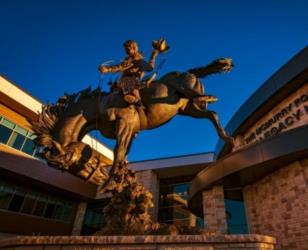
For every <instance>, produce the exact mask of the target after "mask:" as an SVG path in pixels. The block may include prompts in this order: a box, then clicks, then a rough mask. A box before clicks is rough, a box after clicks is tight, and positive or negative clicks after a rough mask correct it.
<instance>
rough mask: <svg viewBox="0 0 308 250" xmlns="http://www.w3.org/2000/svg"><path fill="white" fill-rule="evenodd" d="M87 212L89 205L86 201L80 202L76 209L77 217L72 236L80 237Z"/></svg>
mask: <svg viewBox="0 0 308 250" xmlns="http://www.w3.org/2000/svg"><path fill="white" fill-rule="evenodd" d="M86 210H87V203H86V202H84V201H80V202H79V203H78V205H77V209H76V215H75V219H74V224H73V228H72V235H80V233H81V229H82V223H83V220H84V216H85V214H86Z"/></svg>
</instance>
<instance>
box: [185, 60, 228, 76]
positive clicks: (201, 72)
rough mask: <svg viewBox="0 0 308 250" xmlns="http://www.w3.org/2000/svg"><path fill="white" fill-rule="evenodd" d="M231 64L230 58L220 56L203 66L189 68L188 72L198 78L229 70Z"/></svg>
mask: <svg viewBox="0 0 308 250" xmlns="http://www.w3.org/2000/svg"><path fill="white" fill-rule="evenodd" d="M233 66H234V65H233V63H232V59H231V58H220V59H217V60H215V61H213V62H211V63H210V64H208V65H206V66H204V67H198V68H193V69H189V70H188V72H189V73H192V74H194V75H195V76H196V77H198V78H204V77H206V76H208V75H210V74H216V73H223V72H229V71H230V70H231V69H232V67H233Z"/></svg>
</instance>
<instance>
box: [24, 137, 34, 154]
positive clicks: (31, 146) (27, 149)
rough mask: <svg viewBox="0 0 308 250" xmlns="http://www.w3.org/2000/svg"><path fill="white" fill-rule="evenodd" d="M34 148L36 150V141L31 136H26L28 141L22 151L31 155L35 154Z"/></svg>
mask: <svg viewBox="0 0 308 250" xmlns="http://www.w3.org/2000/svg"><path fill="white" fill-rule="evenodd" d="M34 150H35V144H34V141H32V140H31V139H30V138H26V141H25V143H24V145H23V147H22V151H23V152H25V153H27V154H29V155H33V153H34Z"/></svg>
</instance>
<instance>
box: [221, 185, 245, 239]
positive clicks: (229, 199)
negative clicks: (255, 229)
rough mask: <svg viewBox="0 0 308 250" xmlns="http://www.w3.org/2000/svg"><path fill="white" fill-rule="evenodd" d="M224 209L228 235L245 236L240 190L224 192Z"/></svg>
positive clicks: (243, 207)
mask: <svg viewBox="0 0 308 250" xmlns="http://www.w3.org/2000/svg"><path fill="white" fill-rule="evenodd" d="M225 208H226V215H227V224H228V233H229V234H247V233H248V226H247V219H246V211H245V204H244V201H243V195H242V190H241V189H235V190H225Z"/></svg>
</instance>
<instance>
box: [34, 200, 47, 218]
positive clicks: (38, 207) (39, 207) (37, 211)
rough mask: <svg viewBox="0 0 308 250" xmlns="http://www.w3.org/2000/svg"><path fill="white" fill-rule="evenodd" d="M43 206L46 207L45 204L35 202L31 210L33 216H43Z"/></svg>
mask: <svg viewBox="0 0 308 250" xmlns="http://www.w3.org/2000/svg"><path fill="white" fill-rule="evenodd" d="M45 206H46V203H45V202H43V201H39V200H36V203H35V207H34V210H33V215H36V216H43V213H44V211H45Z"/></svg>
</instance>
